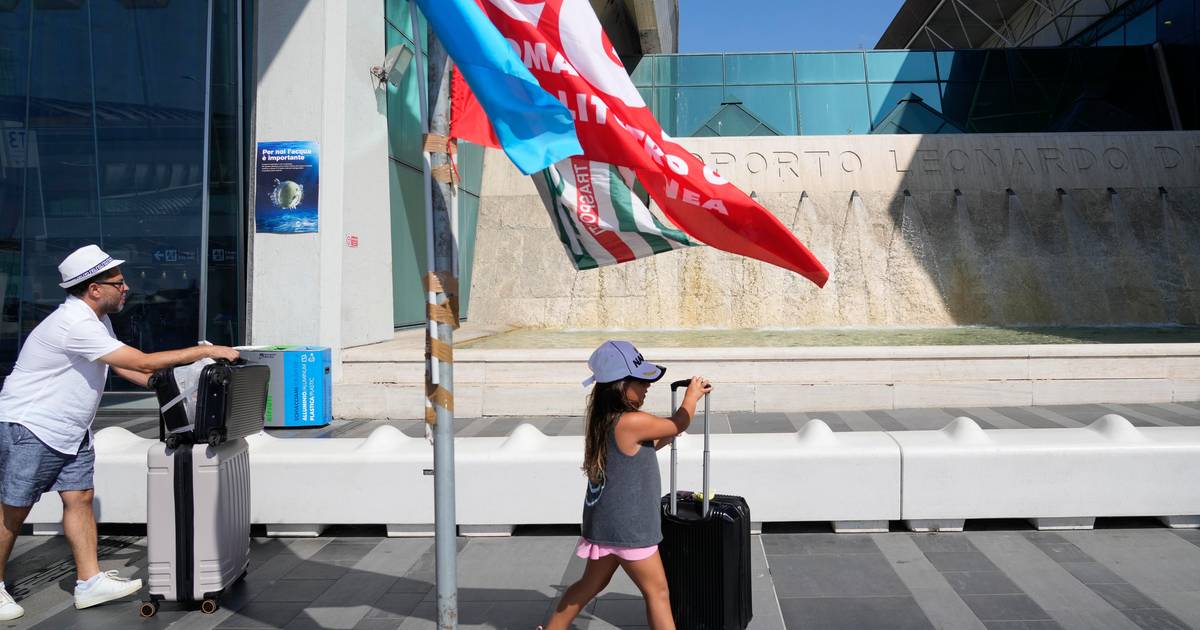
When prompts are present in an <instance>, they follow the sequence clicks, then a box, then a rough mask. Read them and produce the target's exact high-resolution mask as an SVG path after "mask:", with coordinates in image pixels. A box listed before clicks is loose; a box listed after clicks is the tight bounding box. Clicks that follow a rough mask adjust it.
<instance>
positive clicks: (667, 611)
mask: <svg viewBox="0 0 1200 630" xmlns="http://www.w3.org/2000/svg"><path fill="white" fill-rule="evenodd" d="M621 568H622V569H625V572H626V573H628V574H629V577H630V579H632V580H633V583H634V584H636V585H637V587H638V590H640V591H641V592H642V597H644V598H645V599H646V622H647V623H649V624H650V630H675V618H674V617H672V616H671V597H670V595H669V593H668V591H667V573H666V571H664V570H663V564H662V557H661V556H659V555H658V552H657V551H656V552H654V555H652V556H650V557H649V558H643V559H641V560H638V561H636V562H628V561H625V560H622V561H621Z"/></svg>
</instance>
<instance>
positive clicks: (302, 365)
mask: <svg viewBox="0 0 1200 630" xmlns="http://www.w3.org/2000/svg"><path fill="white" fill-rule="evenodd" d="M238 350H239V351H240V352H241V353H242V358H243V359H245V360H246V361H249V362H251V363H262V364H264V365H267V366H269V367H270V368H271V382H270V385H269V386H268V387H267V414H266V422H265V426H266V428H268V429H272V428H280V427H288V428H293V427H323V426H325V425H327V424H329V423H330V422H332V421H333V372H332V369H331V367H330V351H329V348H328V347H326V346H252V347H248V348H239V349H238Z"/></svg>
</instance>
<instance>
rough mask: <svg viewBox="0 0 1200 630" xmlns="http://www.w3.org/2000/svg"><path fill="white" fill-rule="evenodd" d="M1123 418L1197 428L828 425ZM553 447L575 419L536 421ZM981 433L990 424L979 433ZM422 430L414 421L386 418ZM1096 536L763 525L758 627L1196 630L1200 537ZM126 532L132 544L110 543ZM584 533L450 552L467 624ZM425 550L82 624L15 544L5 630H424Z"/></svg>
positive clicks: (496, 423)
mask: <svg viewBox="0 0 1200 630" xmlns="http://www.w3.org/2000/svg"><path fill="white" fill-rule="evenodd" d="M1106 413H1120V414H1122V415H1124V416H1125V417H1126V418H1128V419H1129V420H1130V421H1131V422H1133V423H1134V424H1138V425H1142V426H1154V425H1161V426H1182V425H1186V426H1200V404H1197V403H1187V404H1164V405H1084V406H1064V407H1024V408H981V409H925V410H900V411H887V412H879V411H855V412H837V413H821V414H819V417H821V418H822V419H823V420H825V421H826V422H827V423H829V425H830V426H831V427H832V428H833V429H834V430H835V431H852V430H878V429H888V430H911V429H936V428H941V426H943V425H944V424H945V423H946V422H948V421H949V420H950V419H951V418H953V417H956V416H960V415H966V416H970V417H973V418H975V419H976V420H977V421H979V422H980V424H981V425H984V426H990V427H994V428H1000V429H1005V428H1025V427H1035V428H1053V427H1065V426H1081V425H1083V424H1086V423H1088V422H1091V421H1092V420H1095V419H1096V418H1098V417H1100V416H1101V415H1104V414H1106ZM712 419H713V423H714V431H717V432H729V431H735V432H778V431H790V430H795V428H796V427H798V426H800V425H802V424H803V423H804V422H806V421H807V420H808V419H809V418H808V416H806V415H805V414H737V413H734V414H713V416H712ZM521 421H523V419H516V418H475V419H460V420H459V422H458V424H457V425H456V429H457V433H458V435H462V436H468V435H493V436H496V435H505V434H507V433H508V432H510V431H511V430H512V429H513V428H515V427H516V426H517V425H518V424H519V423H520V422H521ZM156 422H157V418H156V417H155V416H152V415H149V412H133V413H130V412H120V413H115V412H107V411H106V412H104V413H102V414H101V418H100V419H99V420H98V422H97V426H98V427H103V426H124V427H125V428H127V429H129V430H131V431H134V432H135V433H138V434H140V435H144V436H147V437H153V436H154V435H156V431H157V429H156ZM531 422H532V423H533V424H534V425H535V426H537V427H538V428H539V429H541V430H542V431H544V432H546V433H548V434H552V435H572V434H576V435H577V434H580V433H581V432H582V419H580V418H573V417H562V418H538V419H534V420H532V421H531ZM984 423H986V424H984ZM379 424H381V421H369V420H346V421H338V422H335V423H334V424H333V425H331V426H330V427H326V428H323V429H315V430H294V431H278V432H275V433H274V434H275V435H297V436H314V437H316V436H321V437H329V438H336V437H354V436H363V435H366V434H368V433H369V432H370V431H371V430H372V429H373V428H374V427H375V426H378V425H379ZM392 424H396V425H397V426H399V427H400V428H401V429H402V430H404V431H405V432H406V433H408V434H410V435H420V434H421V433H422V432H423V425H422V424H421V423H419V422H394V423H392ZM1096 527H1097V529H1095V530H1092V531H1070V532H1037V531H1034V530H1032V529H1031V528H1030V526H1029V525H1028V524H1027V523H1026V522H1025V521H1016V520H1014V521H986V520H984V521H968V523H967V531H966V532H964V533H941V534H914V533H911V532H907V531H903V530H901V528H900V527H899V524H898V523H897V524H894V526H893V531H892V532H891V533H887V534H853V535H852V534H840V535H839V534H833V533H830V532H829V530H828V524H825V523H821V524H807V523H795V524H774V525H772V524H769V525H768V526H767V527H766V529H765V531H764V533H763V534H762V535H761V536H756V537H755V538H754V547H753V549H754V556H753V576H752V580H753V581H752V584H753V588H754V610H755V614H754V621H753V622H752V624H751V626H750V627H751V628H753V629H755V630H776V629H783V628H786V629H788V630H797V629H799V628H806V629H807V628H835V629H855V630H859V629H874V628H879V629H885V628H886V629H892V628H947V629H953V630H957V629H960V628H975V629H980V628H986V629H995V630H1002V629H1016V628H1037V629H1048V628H1078V629H1080V630H1093V629H1104V628H1114V629H1118V628H1120V629H1132V628H1145V629H1159V628H1200V531H1197V530H1170V529H1167V528H1164V527H1162V526H1161V525H1159V524H1158V522H1157V521H1155V520H1152V519H1098V520H1097V523H1096ZM102 534H105V535H103V536H102V540H101V557H102V567H103V568H104V569H116V568H120V569H123V573H124V574H126V575H129V574H131V573H132V574H133V575H134V576H136V577H140V578H143V579H145V577H146V555H145V554H146V546H145V545H146V541H145V538H144V537H143V534H144V531H143V530H141V528H136V529H132V530H128V531H118V530H113V529H107V530H105V531H102ZM120 534H128V535H120ZM577 536H578V528H577V527H553V528H546V527H541V528H533V527H522V528H518V530H517V532H516V535H515V536H512V537H508V538H460V539H459V565H458V569H459V612H460V619H461V626H462V627H463V628H498V629H510V628H511V629H517V628H523V629H528V628H533V627H534V626H536V625H537V624H539V623H541V622H542V621H543V620H544V618H545V615H546V614H547V612H548V611H549V610H550V607H551V606H553V605H554V602H555V600H556V599H557V597H558V596H559V595H560V594H561V592H562V591H563V590H564V589H565V587H566V585H568V584H570V583H571V582H572V581H574V580H575V579H576V578H577V577H578V576H579V575H580V574H581V572H582V568H583V561H582V560H580V559H578V558H575V557H574V556H573V555H572V554H571V550H572V548H573V546H574V544H575V542H576V537H577ZM433 553H434V552H433V540H432V539H388V538H384V537H383V531H382V528H361V529H346V528H333V529H331V530H329V535H327V536H324V537H321V538H314V539H270V538H256V539H255V540H254V541H253V546H252V556H251V567H250V572H249V576H248V577H247V580H246V581H245V583H243V584H239V585H237V586H236V587H235V588H234V589H233V590H232V592H231V593H230V594H229V595H228V597H227V599H226V600H225V601H224V607H223V608H222V609H221V610H220V611H218V612H217V613H216V614H215V615H203V614H201V613H199V612H188V611H181V610H173V609H172V608H171V607H170V606H169V605H164V607H163V609H162V610H160V612H159V615H158V616H157V617H156V618H154V619H153V620H149V621H143V620H141V619H139V618H138V617H137V606H136V604H135V603H134V602H135V601H136V600H134V599H131V600H130V601H129V602H123V603H115V604H111V605H107V606H103V607H100V608H94V609H90V610H85V611H76V610H75V609H74V608H73V607H72V606H71V595H70V589H71V588H72V586H73V583H74V568H73V566H72V564H71V562H70V559H69V558H70V554H69V550H68V548H67V544H66V541H65V540H64V539H62V538H61V537H34V536H25V537H22V538H21V539H20V540H19V541H18V543H17V548H16V551H15V554H14V557H13V560H12V561H11V562H10V564H9V567H8V576H9V580H8V583H9V586H10V588H11V590H12V592H13V594H14V595H15V596H16V597H17V598H18V600H19V601H20V603H21V604H22V605H24V606H25V607H26V609H27V610H28V613H27V616H26V617H25V618H24V619H21V620H19V621H17V622H7V623H6V622H0V628H38V629H39V630H50V629H55V630H57V629H60V628H80V629H114V630H115V629H118V628H122V629H123V628H129V627H145V628H165V627H170V628H174V629H202V628H365V629H372V630H375V629H385V628H386V629H392V628H405V629H410V628H433V627H435V625H436V624H435V622H434V619H435V610H436V607H435V600H434V598H435V592H434V555H433ZM641 624H644V613H643V612H642V604H641V601H640V600H639V599H638V597H637V595H636V589H635V588H634V587H633V585H632V584H631V583H630V582H629V580H628V579H627V578H626V577H625V576H624V575H623V574H621V573H619V572H618V575H617V577H616V578H615V579H614V580H613V583H612V584H611V585H610V587H609V589H608V590H607V591H606V592H605V593H604V595H603V596H602V597H600V598H599V599H598V600H597V601H596V602H595V603H594V604H593V605H592V606H591V607H589V609H588V610H587V612H586V614H585V615H584V616H582V617H581V618H580V620H579V622H578V623H577V625H576V627H579V628H589V629H591V628H596V629H599V628H614V627H615V628H636V627H639V626H641Z"/></svg>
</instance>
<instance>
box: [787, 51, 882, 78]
mask: <svg viewBox="0 0 1200 630" xmlns="http://www.w3.org/2000/svg"><path fill="white" fill-rule="evenodd" d="M866 79H867V75H866V66H865V65H864V62H863V54H862V53H796V83H857V82H860V81H865V80H866Z"/></svg>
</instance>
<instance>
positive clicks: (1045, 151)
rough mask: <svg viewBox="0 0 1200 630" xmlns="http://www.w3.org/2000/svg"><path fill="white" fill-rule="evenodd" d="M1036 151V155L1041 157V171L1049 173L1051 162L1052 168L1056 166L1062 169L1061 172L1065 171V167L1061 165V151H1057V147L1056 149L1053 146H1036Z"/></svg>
mask: <svg viewBox="0 0 1200 630" xmlns="http://www.w3.org/2000/svg"><path fill="white" fill-rule="evenodd" d="M1037 152H1038V157H1039V158H1041V159H1042V171H1043V172H1046V173H1049V172H1050V165H1051V164H1053V165H1054V168H1057V169H1058V170H1060V171H1062V172H1063V173H1066V172H1067V169H1066V168H1063V165H1062V162H1061V160H1062V157H1063V155H1062V151H1059V150H1058V149H1056V148H1054V147H1038V150H1037Z"/></svg>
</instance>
